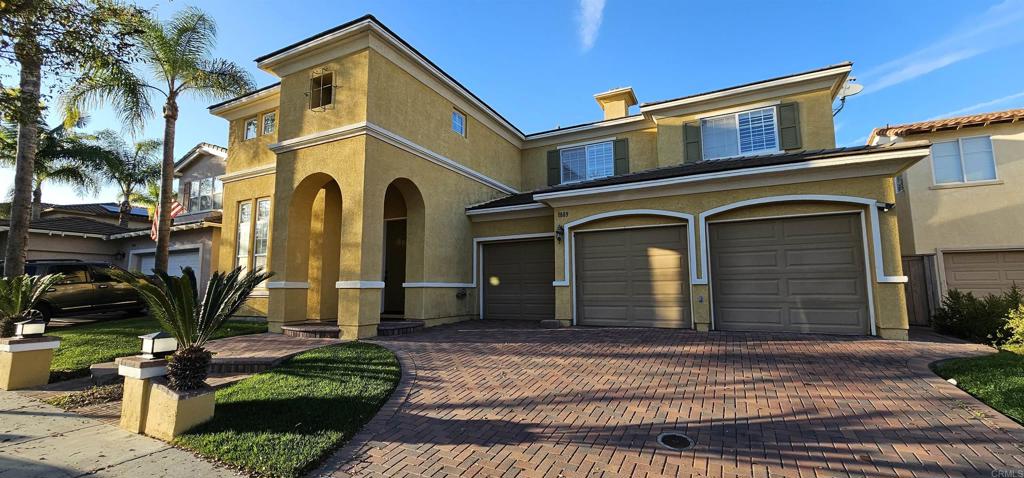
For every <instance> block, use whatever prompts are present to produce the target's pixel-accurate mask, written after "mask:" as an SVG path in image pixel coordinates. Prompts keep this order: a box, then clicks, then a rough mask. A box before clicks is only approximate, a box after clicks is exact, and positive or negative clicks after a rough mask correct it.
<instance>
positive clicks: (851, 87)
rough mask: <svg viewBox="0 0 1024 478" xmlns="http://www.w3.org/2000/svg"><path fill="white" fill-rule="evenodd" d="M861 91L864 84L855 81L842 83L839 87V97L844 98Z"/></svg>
mask: <svg viewBox="0 0 1024 478" xmlns="http://www.w3.org/2000/svg"><path fill="white" fill-rule="evenodd" d="M861 91H864V85H860V84H857V83H847V84H845V85H843V87H842V88H839V97H840V98H846V97H847V96H853V95H856V94H857V93H860V92H861Z"/></svg>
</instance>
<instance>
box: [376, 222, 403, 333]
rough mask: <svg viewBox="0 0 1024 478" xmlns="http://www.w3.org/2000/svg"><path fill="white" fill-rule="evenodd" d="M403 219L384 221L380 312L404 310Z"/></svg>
mask: <svg viewBox="0 0 1024 478" xmlns="http://www.w3.org/2000/svg"><path fill="white" fill-rule="evenodd" d="M403 283H405V219H396V220H392V221H384V303H383V304H382V309H383V310H382V311H381V312H382V313H384V314H389V315H391V314H403V313H404V312H405V288H404V287H402V284H403Z"/></svg>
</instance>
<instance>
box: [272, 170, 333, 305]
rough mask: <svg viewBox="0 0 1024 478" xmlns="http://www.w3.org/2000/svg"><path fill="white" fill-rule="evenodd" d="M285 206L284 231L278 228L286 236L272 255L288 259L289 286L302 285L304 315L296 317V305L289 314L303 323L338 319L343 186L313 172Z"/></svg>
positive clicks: (295, 190)
mask: <svg viewBox="0 0 1024 478" xmlns="http://www.w3.org/2000/svg"><path fill="white" fill-rule="evenodd" d="M287 207H288V224H287V227H284V228H278V231H281V232H283V233H284V234H286V235H287V237H286V239H285V241H284V242H285V244H284V250H283V251H275V252H277V253H282V254H284V255H285V256H286V269H285V270H286V271H287V277H286V278H287V281H288V283H292V284H305V285H306V289H305V292H306V294H305V296H306V297H305V300H304V301H301V302H302V303H303V304H302V305H304V308H305V311H304V313H302V314H298V312H299V309H300V307H299V304H296V305H295V306H292V307H289V313H290V314H295V315H298V316H299V317H300V318H301V319H302V320H305V319H314V320H325V321H330V320H337V318H338V291H337V289H336V288H335V287H334V283H335V281H337V280H338V276H339V265H340V257H341V207H342V195H341V187H340V186H339V184H338V182H337V181H336V180H335V179H334V178H333V177H332V176H330V175H328V174H326V173H319V172H318V173H313V174H311V175H309V176H307V177H305V178H303V179H302V181H300V182H299V183H298V184H297V185H296V186H295V188H294V190H293V191H292V194H291V200H290V202H289V204H287ZM296 288H298V287H296ZM295 300H297V299H295Z"/></svg>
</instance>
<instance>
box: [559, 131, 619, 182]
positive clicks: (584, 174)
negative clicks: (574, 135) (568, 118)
mask: <svg viewBox="0 0 1024 478" xmlns="http://www.w3.org/2000/svg"><path fill="white" fill-rule="evenodd" d="M614 151H615V148H614V147H613V146H612V142H611V141H605V142H602V143H594V144H588V145H585V146H573V147H570V148H563V149H561V150H559V152H558V153H559V156H560V157H561V162H562V182H563V183H572V182H576V181H584V180H587V179H596V178H603V177H606V176H611V175H612V174H615V154H614Z"/></svg>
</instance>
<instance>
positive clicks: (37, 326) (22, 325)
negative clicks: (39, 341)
mask: <svg viewBox="0 0 1024 478" xmlns="http://www.w3.org/2000/svg"><path fill="white" fill-rule="evenodd" d="M45 332H46V321H45V320H43V319H42V318H39V317H36V318H33V319H28V320H25V321H21V322H16V323H15V324H14V335H16V336H18V337H21V338H29V337H42V335H43V334H44V333H45Z"/></svg>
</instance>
